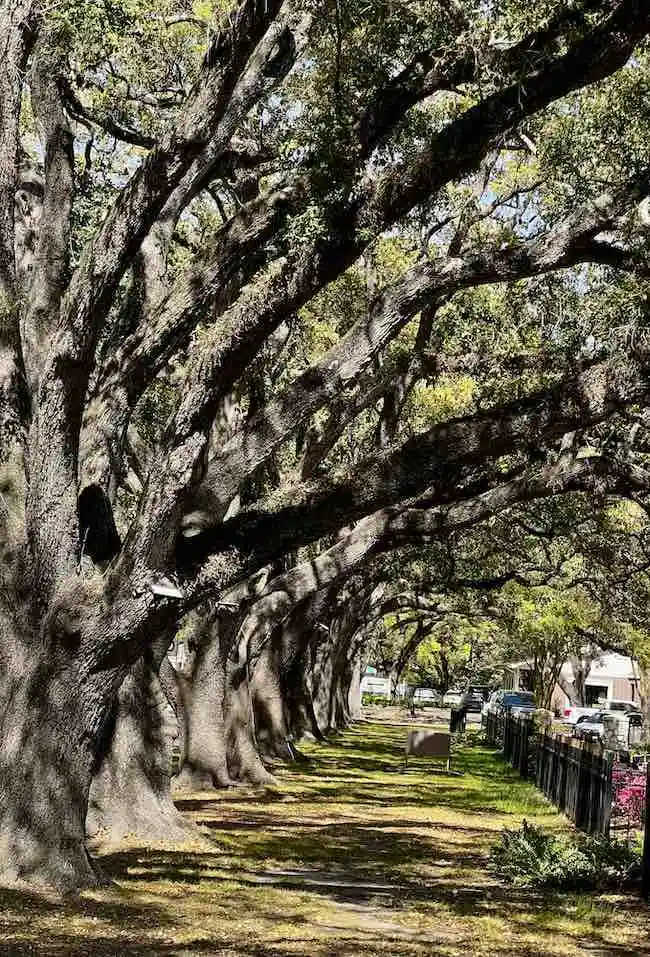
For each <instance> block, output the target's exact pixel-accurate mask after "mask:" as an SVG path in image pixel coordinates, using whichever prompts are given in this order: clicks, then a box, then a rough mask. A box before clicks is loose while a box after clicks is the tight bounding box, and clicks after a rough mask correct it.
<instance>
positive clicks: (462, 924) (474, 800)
mask: <svg viewBox="0 0 650 957" xmlns="http://www.w3.org/2000/svg"><path fill="white" fill-rule="evenodd" d="M405 734H406V729H405V728H404V727H399V726H396V725H385V724H384V725H380V724H359V725H358V726H357V727H356V728H355V729H353V730H351V731H349V732H347V733H346V734H344V735H341V736H339V737H338V738H336V739H335V741H334V742H333V743H332V744H331V745H330V746H327V747H324V746H319V745H315V744H314V745H306V746H305V747H304V753H305V755H306V756H307V758H308V759H309V760H308V762H306V763H304V764H303V763H300V764H296V765H294V766H293V767H291V768H282V769H280V770H279V772H278V778H279V784H278V786H277V787H274V788H266V789H238V790H235V791H232V792H229V793H219V794H216V795H215V794H214V793H213V794H208V793H205V794H197V795H193V796H191V797H189V798H187V799H185V800H183V801H181V802H179V805H180V807H181V808H182V809H183V811H184V812H185V813H186V814H187V815H188V816H189V817H190V818H192V819H193V820H195V821H196V822H197V823H198V824H199V825H200V826H201V828H202V830H203V831H204V833H205V835H206V838H205V842H204V843H203V844H200V843H197V845H196V846H189V845H188V846H184V847H177V848H173V849H172V848H169V847H168V848H164V849H163V848H158V849H156V848H137V847H134V848H128V847H122V848H120V849H118V850H117V851H111V850H110V849H105V850H104V852H103V853H102V862H103V866H104V868H105V870H106V872H107V874H108V875H110V876H111V877H112V878H113V880H114V881H115V886H113V887H110V888H106V889H102V890H101V891H98V892H93V893H88V894H86V895H84V897H83V898H82V900H81V901H77V902H74V903H73V902H70V903H65V904H63V905H62V904H61V902H60V901H56V900H54V899H49V898H47V897H42V896H37V895H26V894H24V893H19V892H17V891H13V890H12V891H7V890H4V891H3V890H0V955H5V954H6V955H14V957H23V955H24V957H26V955H33V954H47V955H57V957H59V955H60V957H63V955H65V957H68V955H70V957H81V955H101V957H109V955H110V957H149V955H151V957H154V955H156V957H157V955H173V957H215V955H240V954H246V955H252V957H286V955H292V954H301V955H310V957H311V955H313V957H343V955H346V957H347V955H354V957H362V955H370V957H374V955H377V957H379V955H386V957H411V955H413V957H432V955H441V957H442V955H445V957H452V955H463V957H466V955H467V957H471V955H478V957H482V955H503V957H505V955H508V957H526V955H530V957H533V955H535V957H538V955H539V957H547V955H548V957H550V955H584V957H588V955H589V957H623V955H639V957H650V909H647V908H644V907H643V906H642V905H641V904H640V903H639V902H638V901H637V900H636V899H633V898H631V897H626V896H623V895H618V896H617V895H603V896H598V897H593V896H586V895H583V896H580V895H567V894H552V893H540V892H537V891H535V892H531V891H524V890H521V889H517V888H512V887H508V886H505V885H503V884H501V883H499V882H498V881H497V880H496V879H495V878H494V877H493V876H492V875H491V874H489V873H488V872H487V871H486V869H485V858H486V854H487V851H488V849H489V847H490V845H491V844H492V843H494V841H495V840H496V839H497V837H498V834H499V831H500V829H501V828H502V827H503V826H504V825H507V826H515V825H516V824H518V823H519V822H520V821H521V819H522V818H523V817H525V818H527V819H528V820H534V821H537V822H540V823H543V824H544V825H545V826H547V827H552V828H558V829H567V830H568V824H567V823H566V821H565V820H564V818H562V817H561V816H560V815H558V814H556V813H555V811H554V810H553V809H552V808H551V807H550V805H548V804H547V803H546V802H545V801H544V799H543V798H542V797H541V796H540V795H539V794H538V793H537V792H536V791H535V789H534V788H533V787H532V786H531V785H528V784H526V783H524V782H522V781H521V780H520V779H519V778H518V777H517V776H516V774H515V773H514V772H513V771H510V770H509V769H507V768H506V767H505V766H504V765H503V764H502V763H501V762H500V761H499V760H498V759H497V758H496V757H495V756H494V755H493V754H492V753H491V752H490V751H488V750H486V749H484V748H482V747H478V746H477V747H466V748H464V749H463V750H462V751H460V753H459V754H458V756H457V758H456V759H455V761H454V766H455V769H456V770H457V771H459V772H461V773H460V774H457V775H447V774H445V773H444V772H436V771H433V770H432V765H431V764H430V763H428V762H427V761H423V760H420V761H419V762H416V761H412V762H410V763H409V768H408V771H404V769H403V758H402V749H403V743H404V740H405Z"/></svg>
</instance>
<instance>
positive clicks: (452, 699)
mask: <svg viewBox="0 0 650 957" xmlns="http://www.w3.org/2000/svg"><path fill="white" fill-rule="evenodd" d="M462 697H463V692H462V691H456V690H454V691H446V692H445V694H444V695H443V698H442V703H443V705H444V706H445V708H455V707H457V705H459V704H460V702H461V698H462Z"/></svg>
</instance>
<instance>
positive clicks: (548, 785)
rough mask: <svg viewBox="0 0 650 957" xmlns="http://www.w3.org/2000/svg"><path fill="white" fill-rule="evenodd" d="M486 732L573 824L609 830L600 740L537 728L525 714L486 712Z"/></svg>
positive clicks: (608, 788) (606, 761) (609, 759)
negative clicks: (548, 731)
mask: <svg viewBox="0 0 650 957" xmlns="http://www.w3.org/2000/svg"><path fill="white" fill-rule="evenodd" d="M486 735H487V740H488V742H489V743H490V744H492V745H494V746H495V747H500V748H501V749H502V751H503V756H504V758H505V760H506V761H508V762H509V764H511V765H512V767H513V768H515V769H516V770H518V771H519V773H520V774H521V776H522V777H523V778H528V777H534V779H535V781H536V784H537V787H538V788H539V789H540V791H543V793H544V794H545V795H546V797H547V798H548V799H549V800H550V801H552V803H553V804H555V806H556V807H557V808H559V810H560V811H563V812H564V814H566V816H567V817H568V818H570V819H571V820H572V821H574V822H575V825H576V827H579V828H580V829H581V830H583V831H587V832H588V833H590V834H592V833H599V834H608V833H609V819H610V813H611V807H612V764H613V760H614V752H613V751H605V750H604V749H603V747H602V745H601V744H599V743H598V742H591V741H574V740H573V739H572V738H569V737H566V736H565V735H562V734H551V733H544V732H543V730H542V731H541V732H537V730H536V728H535V725H534V722H533V720H532V719H531V718H528V717H524V716H518V717H513V716H510V715H494V714H488V716H487V720H486Z"/></svg>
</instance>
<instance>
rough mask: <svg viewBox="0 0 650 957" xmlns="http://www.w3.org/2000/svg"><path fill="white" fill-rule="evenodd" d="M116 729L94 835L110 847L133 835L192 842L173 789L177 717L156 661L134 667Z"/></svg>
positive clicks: (100, 780)
mask: <svg viewBox="0 0 650 957" xmlns="http://www.w3.org/2000/svg"><path fill="white" fill-rule="evenodd" d="M111 725H112V726H111V727H110V728H108V729H107V731H108V734H107V738H108V739H109V740H108V741H107V743H108V744H109V745H110V746H109V747H108V749H107V751H106V753H105V755H104V756H103V759H102V760H101V764H100V767H99V770H98V772H97V774H96V776H95V777H94V779H93V782H92V787H91V792H90V803H89V808H88V818H87V822H86V827H87V832H88V834H89V835H92V836H95V835H99V836H101V837H102V839H104V840H106V841H107V842H109V843H115V842H117V841H119V840H121V839H123V838H125V837H127V836H129V837H135V838H138V839H142V840H144V841H164V840H171V841H176V840H182V839H183V838H184V837H187V832H188V830H190V829H191V828H190V826H189V825H187V824H186V822H185V821H184V819H183V818H182V816H181V814H180V813H179V812H178V811H177V810H176V807H175V806H174V803H173V801H172V797H171V790H170V781H171V770H172V749H173V745H174V741H175V740H176V736H177V725H176V716H175V714H174V712H173V709H172V707H171V705H170V703H169V701H168V700H167V697H166V695H165V693H164V691H163V688H162V686H161V682H160V679H159V677H158V674H157V671H156V667H155V664H154V663H153V662H152V663H147V662H145V661H143V660H141V661H139V662H137V664H136V665H134V666H133V668H132V669H131V671H130V673H129V674H128V675H127V677H126V679H125V680H124V682H123V684H122V686H121V688H120V690H119V693H118V696H117V701H116V702H115V705H114V708H113V710H112V713H111Z"/></svg>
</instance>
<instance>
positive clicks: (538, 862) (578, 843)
mask: <svg viewBox="0 0 650 957" xmlns="http://www.w3.org/2000/svg"><path fill="white" fill-rule="evenodd" d="M640 864H641V862H640V857H639V854H638V852H637V851H635V850H633V849H631V848H629V847H628V846H627V845H626V844H624V843H622V842H619V841H610V840H609V839H607V838H605V837H602V836H601V835H598V836H589V837H580V838H579V839H578V840H573V841H572V840H567V839H566V838H565V837H558V836H557V835H554V834H551V833H549V832H548V831H545V830H544V829H543V828H542V827H540V826H539V825H536V824H529V823H528V822H526V821H524V822H523V823H522V826H521V828H519V829H518V830H516V831H515V830H509V829H508V828H504V830H503V833H502V835H501V840H500V841H499V843H498V844H497V845H495V847H494V848H493V849H492V852H491V857H490V867H491V869H492V870H493V871H494V872H495V873H497V874H498V875H499V876H500V877H502V878H504V879H505V880H507V881H508V882H510V883H513V884H523V885H539V886H551V887H557V888H573V889H576V888H594V889H596V888H598V889H600V888H605V887H620V886H621V885H622V884H627V883H629V882H630V881H633V880H635V879H637V878H638V876H639V875H640Z"/></svg>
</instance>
